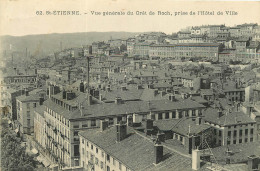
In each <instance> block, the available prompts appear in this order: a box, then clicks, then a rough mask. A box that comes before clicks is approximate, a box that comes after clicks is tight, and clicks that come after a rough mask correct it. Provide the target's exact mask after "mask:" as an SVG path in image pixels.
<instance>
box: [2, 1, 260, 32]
mask: <svg viewBox="0 0 260 171" xmlns="http://www.w3.org/2000/svg"><path fill="white" fill-rule="evenodd" d="M46 10H49V11H53V10H78V11H80V13H81V14H82V15H79V16H53V15H51V16H47V15H42V16H39V15H36V11H43V12H45V11H46ZM199 10H204V11H215V16H198V15H196V16H190V15H189V16H158V15H155V16H149V15H147V16H137V15H134V16H92V15H91V14H90V11H101V12H104V11H124V12H127V11H133V12H134V13H135V11H146V12H148V13H149V11H154V12H156V13H157V11H170V12H181V11H182V12H190V11H199ZM229 10H230V11H237V12H238V15H235V16H227V15H222V16H217V15H216V12H217V11H223V12H225V11H229ZM259 11H260V2H234V1H232V2H222V1H221V2H205V1H204V2H194V1H183V2H177V1H173V0H0V15H1V16H0V19H1V23H0V33H1V35H14V36H22V35H29V34H48V33H73V32H88V31H102V32H106V31H128V32H146V31H162V32H166V33H172V32H176V31H178V30H180V29H181V28H184V27H186V26H193V25H202V24H226V25H228V26H232V25H235V24H241V23H245V22H246V23H259V24H260V12H259ZM84 13H88V14H87V15H85V14H84ZM173 14H174V13H173Z"/></svg>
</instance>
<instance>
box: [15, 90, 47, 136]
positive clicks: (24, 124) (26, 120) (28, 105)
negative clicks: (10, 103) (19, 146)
mask: <svg viewBox="0 0 260 171" xmlns="http://www.w3.org/2000/svg"><path fill="white" fill-rule="evenodd" d="M43 101H44V97H43V96H41V95H40V94H29V92H28V91H26V92H25V95H22V96H19V97H17V98H16V105H17V107H16V109H17V121H18V130H19V131H20V133H21V134H28V135H31V134H32V133H33V132H34V109H35V108H36V107H37V106H39V105H42V104H43Z"/></svg>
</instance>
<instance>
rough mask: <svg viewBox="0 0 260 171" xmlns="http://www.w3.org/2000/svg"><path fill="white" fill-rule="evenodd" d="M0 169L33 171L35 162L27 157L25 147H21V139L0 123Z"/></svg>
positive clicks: (2, 122)
mask: <svg viewBox="0 0 260 171" xmlns="http://www.w3.org/2000/svg"><path fill="white" fill-rule="evenodd" d="M1 129H2V131H1V141H2V142H1V169H2V170H3V171H4V170H8V171H9V170H10V171H33V170H35V168H36V165H37V162H36V161H35V160H34V159H33V157H32V156H29V155H28V154H27V153H26V151H25V147H22V146H21V139H20V138H18V137H16V134H15V133H13V132H11V131H10V130H8V124H6V122H5V121H3V119H2V121H1Z"/></svg>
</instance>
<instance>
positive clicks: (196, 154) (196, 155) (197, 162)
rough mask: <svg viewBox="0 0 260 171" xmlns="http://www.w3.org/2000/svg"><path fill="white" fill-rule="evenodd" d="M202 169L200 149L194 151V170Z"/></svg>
mask: <svg viewBox="0 0 260 171" xmlns="http://www.w3.org/2000/svg"><path fill="white" fill-rule="evenodd" d="M199 169H200V151H199V150H198V149H194V150H192V170H199Z"/></svg>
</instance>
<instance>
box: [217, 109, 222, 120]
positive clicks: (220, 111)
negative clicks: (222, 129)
mask: <svg viewBox="0 0 260 171" xmlns="http://www.w3.org/2000/svg"><path fill="white" fill-rule="evenodd" d="M221 116H222V110H220V109H219V110H218V118H220V117H221Z"/></svg>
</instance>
